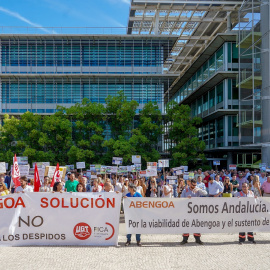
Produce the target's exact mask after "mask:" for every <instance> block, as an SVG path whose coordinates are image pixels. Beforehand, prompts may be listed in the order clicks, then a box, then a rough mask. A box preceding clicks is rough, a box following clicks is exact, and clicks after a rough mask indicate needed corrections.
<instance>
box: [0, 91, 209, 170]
mask: <svg viewBox="0 0 270 270" xmlns="http://www.w3.org/2000/svg"><path fill="white" fill-rule="evenodd" d="M137 110H138V103H137V102H136V101H134V100H130V101H128V100H127V99H126V97H125V96H124V92H123V91H120V92H119V93H118V94H117V95H116V96H108V97H107V98H106V104H105V105H103V104H99V103H93V102H90V101H89V100H88V99H83V101H82V103H81V104H79V103H77V104H75V105H73V106H71V107H69V108H66V107H58V108H57V112H56V113H55V114H53V115H47V116H42V115H37V114H33V113H30V112H26V113H24V114H23V115H21V116H20V117H17V118H15V117H13V116H12V117H10V116H9V115H5V116H4V119H3V125H2V126H1V127H0V160H2V161H4V160H5V161H6V162H9V163H12V158H13V156H14V153H16V154H17V155H23V156H28V160H29V163H31V162H33V161H50V162H51V163H52V164H56V163H57V162H59V163H61V164H65V163H66V164H67V163H69V164H75V163H76V162H77V161H85V162H86V164H87V166H88V165H89V164H107V165H108V164H111V162H112V157H114V156H117V157H123V161H124V164H125V165H128V164H131V162H132V160H131V159H132V155H141V156H142V164H143V165H146V162H148V161H157V160H158V159H160V152H161V151H162V149H161V147H162V145H161V143H160V142H161V136H162V135H163V130H164V126H163V121H164V117H163V116H162V114H161V111H160V109H159V107H158V105H157V104H156V103H152V102H149V103H147V104H145V106H144V108H143V109H142V110H141V111H140V112H138V111H137ZM166 121H167V122H168V123H171V124H170V127H169V133H168V136H169V137H168V138H169V139H170V141H171V142H172V147H171V149H170V151H171V155H172V158H173V164H175V165H185V164H187V163H188V161H190V160H191V161H192V162H194V163H196V160H197V159H198V158H203V157H204V156H203V153H202V151H203V149H204V147H205V146H204V143H203V142H201V141H199V140H198V138H197V136H196V135H197V128H196V126H197V125H198V124H200V122H201V120H200V119H199V118H193V119H191V118H190V109H189V107H188V106H183V105H182V106H180V107H179V106H178V105H176V104H174V103H170V104H168V106H167V117H166ZM165 135H166V134H165Z"/></svg>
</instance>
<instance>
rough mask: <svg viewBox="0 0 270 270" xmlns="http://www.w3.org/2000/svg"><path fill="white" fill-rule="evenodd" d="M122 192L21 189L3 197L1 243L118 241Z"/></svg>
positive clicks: (106, 243) (0, 201)
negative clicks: (51, 191) (32, 191)
mask: <svg viewBox="0 0 270 270" xmlns="http://www.w3.org/2000/svg"><path fill="white" fill-rule="evenodd" d="M120 204H121V194H120V193H119V194H117V193H112V192H103V193H76V192H75V193H24V194H23V193H20V194H13V195H12V196H5V197H1V198H0V215H1V217H5V218H1V219H0V246H29V245H57V246H59V245H65V246H66V245H76V246H78V245H81V246H112V245H117V242H118V233H119V215H120Z"/></svg>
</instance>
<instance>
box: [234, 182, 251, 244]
mask: <svg viewBox="0 0 270 270" xmlns="http://www.w3.org/2000/svg"><path fill="white" fill-rule="evenodd" d="M248 187H249V185H248V184H247V183H243V184H242V191H239V192H238V193H237V194H236V196H237V197H238V198H240V197H241V198H242V197H254V193H253V192H252V191H251V190H248ZM247 234H248V241H249V242H251V243H253V244H256V242H255V241H254V236H253V232H248V233H247ZM245 240H246V233H245V232H240V233H239V244H240V245H242V244H243V243H244V242H245Z"/></svg>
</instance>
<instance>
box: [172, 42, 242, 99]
mask: <svg viewBox="0 0 270 270" xmlns="http://www.w3.org/2000/svg"><path fill="white" fill-rule="evenodd" d="M225 55H226V59H225ZM237 62H238V49H237V47H236V43H235V42H225V43H224V44H223V45H222V46H221V47H220V48H219V49H218V50H217V51H216V52H215V53H214V54H213V55H212V56H211V57H210V58H209V60H208V61H206V62H205V63H204V64H203V65H202V66H201V67H200V68H198V70H197V72H196V73H195V74H194V75H193V76H192V77H191V78H190V79H189V80H188V82H186V83H185V84H184V85H183V86H182V87H181V88H180V89H179V90H178V91H177V92H176V93H175V94H174V96H173V97H172V99H171V100H174V101H176V102H177V103H180V102H182V101H183V100H184V99H185V98H186V97H188V96H190V95H191V94H192V93H193V92H194V91H196V90H197V89H198V88H199V87H201V86H202V85H203V84H204V83H205V82H206V81H207V80H209V79H210V78H211V77H213V76H214V75H215V74H216V73H217V72H220V71H238V64H237Z"/></svg>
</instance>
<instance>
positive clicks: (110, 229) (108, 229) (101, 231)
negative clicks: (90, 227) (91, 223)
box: [94, 222, 115, 240]
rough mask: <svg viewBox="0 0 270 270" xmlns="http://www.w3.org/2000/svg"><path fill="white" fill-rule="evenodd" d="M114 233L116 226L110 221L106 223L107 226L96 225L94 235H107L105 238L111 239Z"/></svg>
mask: <svg viewBox="0 0 270 270" xmlns="http://www.w3.org/2000/svg"><path fill="white" fill-rule="evenodd" d="M114 234H115V229H114V226H113V225H112V224H110V223H108V222H106V223H105V226H102V227H94V237H105V240H110V239H111V238H113V236H114Z"/></svg>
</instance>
